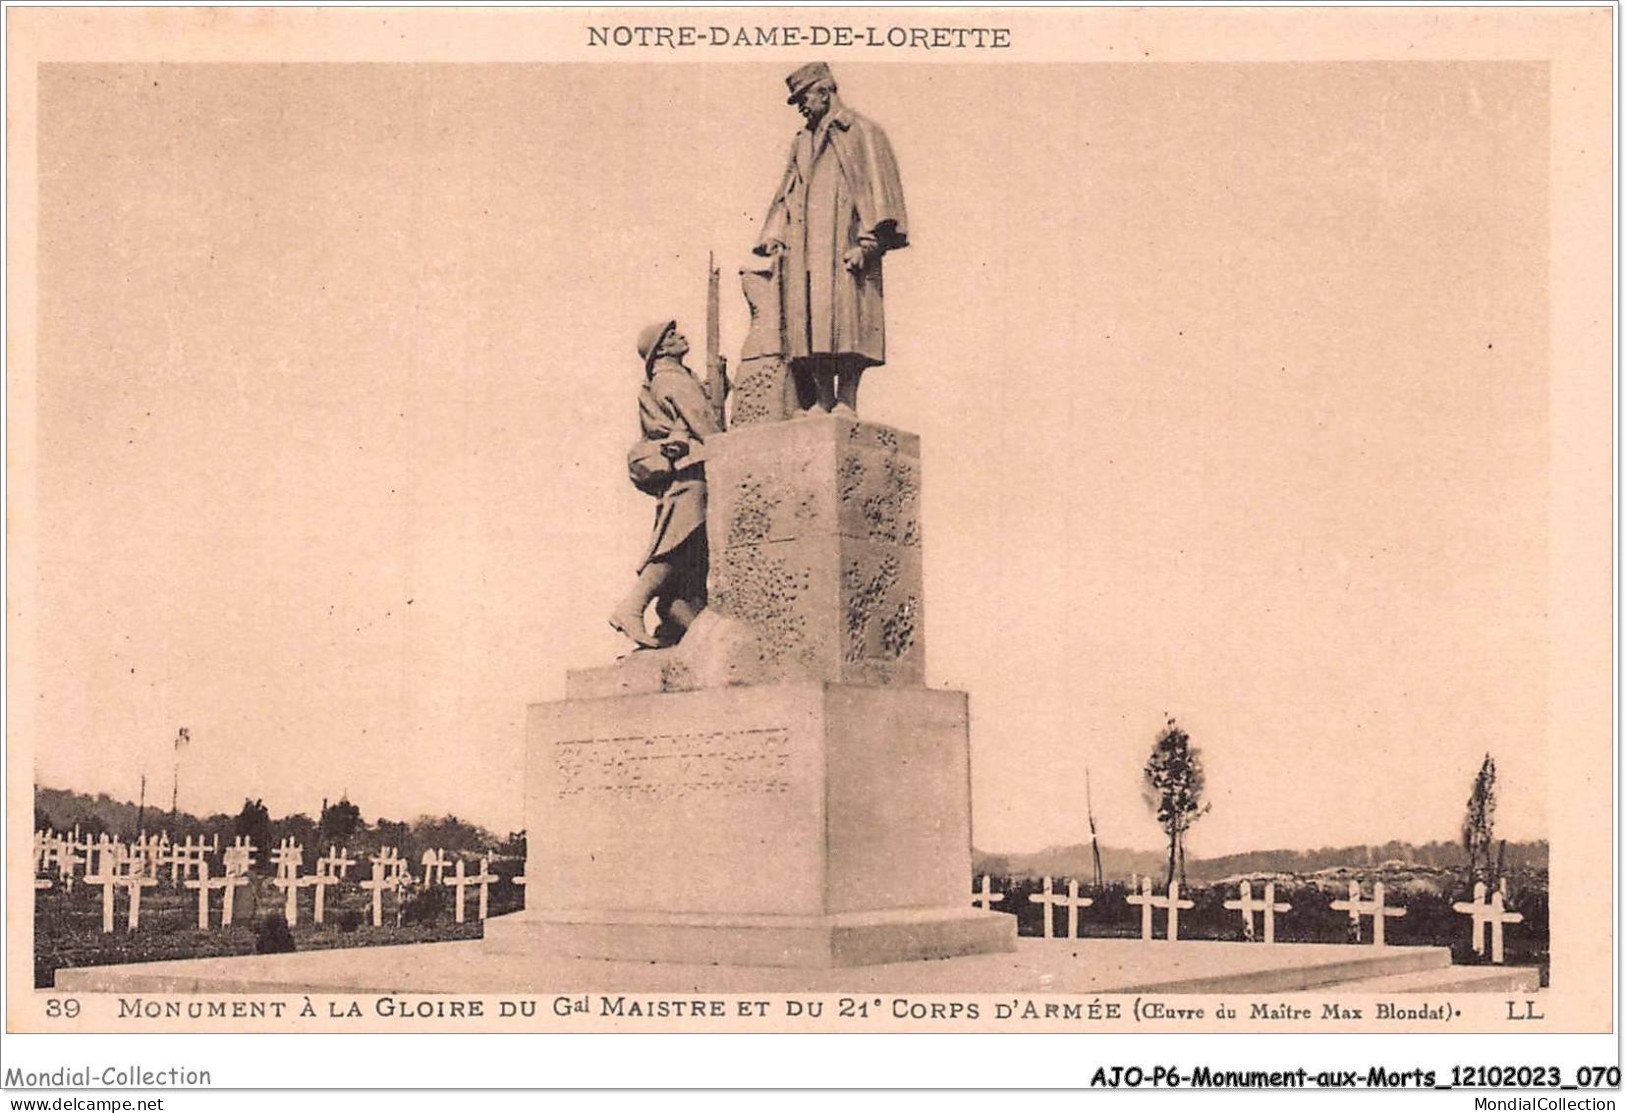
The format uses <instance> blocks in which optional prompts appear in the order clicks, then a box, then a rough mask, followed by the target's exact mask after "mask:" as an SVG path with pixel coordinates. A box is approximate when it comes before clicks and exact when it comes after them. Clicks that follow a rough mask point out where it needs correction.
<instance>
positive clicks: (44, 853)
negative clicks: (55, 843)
mask: <svg viewBox="0 0 1625 1113" xmlns="http://www.w3.org/2000/svg"><path fill="white" fill-rule="evenodd" d="M50 849H51V829H50V828H49V827H47V828H46V829H45V830H43V831H35V832H34V872H35V873H38V872H39V871H40V870H41V869H43V868H44V867H45V862H46V859H47V858H49V857H50Z"/></svg>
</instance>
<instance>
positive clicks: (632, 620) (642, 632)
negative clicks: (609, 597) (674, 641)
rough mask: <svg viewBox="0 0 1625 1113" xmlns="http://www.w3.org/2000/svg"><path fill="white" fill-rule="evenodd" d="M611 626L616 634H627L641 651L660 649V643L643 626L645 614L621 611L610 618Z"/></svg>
mask: <svg viewBox="0 0 1625 1113" xmlns="http://www.w3.org/2000/svg"><path fill="white" fill-rule="evenodd" d="M609 624H610V625H611V626H613V627H614V628H615V631H616V633H619V634H625V635H626V636H627V637H629V638H631V639H632V640H633V641H634V642H636V643H637V644H638V648H639V649H659V648H660V642H659V641H658V640H657V639H655V638H654V637H652V636H651V635H650V634H649V631H648V629H647V628H645V627H644V625H643V612H642V611H634V610H626V609H624V608H623V609H621V610H617V611H616V612H615V613H614V614H612V615H610V616H609Z"/></svg>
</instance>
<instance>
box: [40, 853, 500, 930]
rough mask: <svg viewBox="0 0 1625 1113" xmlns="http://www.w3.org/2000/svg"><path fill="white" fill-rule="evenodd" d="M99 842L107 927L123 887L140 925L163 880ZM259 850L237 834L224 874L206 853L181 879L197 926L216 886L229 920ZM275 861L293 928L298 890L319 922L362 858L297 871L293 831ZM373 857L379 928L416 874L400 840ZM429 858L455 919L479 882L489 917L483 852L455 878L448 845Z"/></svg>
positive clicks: (335, 856) (94, 877) (333, 859)
mask: <svg viewBox="0 0 1625 1113" xmlns="http://www.w3.org/2000/svg"><path fill="white" fill-rule="evenodd" d="M97 848H98V850H99V853H98V854H97V855H96V856H95V868H94V870H92V871H91V872H88V873H86V874H85V875H84V877H83V878H82V880H83V881H85V882H86V883H88V884H92V885H100V886H101V888H102V931H103V932H104V933H109V932H111V931H112V930H113V922H114V915H113V912H114V894H115V892H116V890H118V889H120V888H123V889H126V890H127V891H128V892H129V913H128V916H127V918H126V920H125V930H126V931H135V930H136V928H138V927H139V926H140V924H141V892H142V890H143V889H145V888H147V887H148V886H151V885H156V884H157V883H158V881H157V879H156V878H155V877H152V876H151V875H150V874H149V873H148V872H146V870H145V869H144V868H142V865H143V861H144V860H143V859H142V858H141V857H140V856H139V855H137V854H134V853H132V851H131V847H130V846H126V845H124V844H121V843H118V842H116V841H115V840H108V839H105V837H104V839H103V840H102V842H100V843H98V844H97ZM258 850H259V848H258V847H256V846H254V845H253V843H251V842H249V841H248V840H247V839H246V838H242V837H239V838H238V839H237V840H236V841H235V842H234V843H232V844H231V845H230V846H228V847H226V850H225V854H224V866H225V873H224V874H223V875H221V876H219V877H212V876H211V875H210V870H209V863H208V860H207V859H206V858H201V857H200V858H199V860H198V861H197V862H196V863H195V866H194V872H195V874H196V876H195V877H190V878H187V879H185V880H183V881H182V882H181V884H182V885H183V886H184V887H185V888H187V889H192V890H194V891H196V893H197V900H198V903H197V926H198V930H199V931H207V930H209V923H210V909H209V894H210V893H212V892H214V891H216V890H219V891H220V894H221V896H220V926H221V927H229V926H230V925H231V923H232V914H233V910H234V905H235V903H236V902H235V897H236V891H237V889H239V888H240V887H242V886H244V885H246V884H248V880H249V879H248V871H249V869H250V867H252V866H253V865H254V855H255V854H256V853H258ZM271 861H272V862H273V863H274V864H275V866H276V877H275V878H274V879H273V880H272V882H271V883H272V884H273V885H275V886H276V887H277V888H279V889H281V890H282V891H283V916H284V917H285V918H286V919H287V921H288V926H290V927H292V926H294V925H296V924H297V923H298V922H299V890H301V889H306V888H308V889H312V890H313V891H314V894H313V898H312V907H311V912H312V916H313V919H314V921H315V922H316V923H318V924H320V923H322V922H324V919H325V916H326V895H327V887H328V886H329V885H334V884H337V883H338V882H340V881H343V880H347V879H348V877H349V872H350V867H351V866H354V865H355V864H356V859H354V858H351V857H349V856H348V854H347V852H346V851H345V850H344V849H343V848H339V847H334V846H329V847H328V852H327V854H326V855H325V856H323V857H320V858H318V859H317V860H316V872H315V873H312V874H306V875H304V876H300V873H299V870H300V869H301V868H302V867H303V866H304V862H305V848H304V847H303V846H301V845H299V844H298V843H296V842H295V841H294V840H293V839H291V838H285V839H283V840H282V841H281V843H279V844H278V845H277V846H276V848H275V849H273V850H272V851H271ZM368 861H369V862H371V863H372V876H371V878H369V879H367V880H363V881H361V882H360V886H361V888H363V889H366V890H369V891H370V892H371V893H372V923H373V926H374V927H381V926H383V922H384V912H383V901H384V894H385V893H386V892H391V893H393V894H394V895H395V899H396V917H397V920H399V916H400V912H401V908H402V905H401V900H402V893H403V890H405V889H406V887H407V886H408V885H410V884H412V883H413V878H412V875H411V872H410V871H409V870H408V868H407V864H406V859H405V858H403V857H401V854H400V851H398V850H396V849H395V848H394V847H384V848H383V849H381V850H380V851H379V852H378V853H377V854H375V855H373V856H372V857H371V858H369V859H368ZM423 861H424V865H425V871H424V884H425V885H435V884H443V885H447V886H450V887H452V888H454V889H455V890H456V898H455V906H454V907H455V917H456V921H457V923H459V924H460V923H463V922H464V920H465V919H466V918H467V897H466V890H467V889H468V888H469V887H470V886H475V885H477V886H478V887H479V903H478V909H479V919H481V920H484V919H486V917H487V914H488V912H489V909H490V886H491V883H492V882H495V881H497V880H498V877H497V875H496V874H494V873H492V872H491V868H490V867H491V860H490V858H488V857H485V858H481V859H480V868H479V872H478V873H476V874H470V873H469V872H468V866H467V863H466V862H464V861H463V860H462V859H461V858H458V859H457V860H456V862H455V865H456V870H455V872H453V873H452V874H451V876H449V877H448V876H446V867H447V866H448V865H452V864H453V863H452V861H451V859H450V858H448V857H447V856H446V854H445V852H444V851H440V850H435V851H425V852H424V855H423ZM514 882H515V884H519V885H523V884H524V883H525V878H523V877H516V878H514ZM52 884H53V883H52V881H51V880H50V879H49V878H36V879H35V881H34V888H35V889H48V888H50V887H51V886H52ZM70 888H71V886H70Z"/></svg>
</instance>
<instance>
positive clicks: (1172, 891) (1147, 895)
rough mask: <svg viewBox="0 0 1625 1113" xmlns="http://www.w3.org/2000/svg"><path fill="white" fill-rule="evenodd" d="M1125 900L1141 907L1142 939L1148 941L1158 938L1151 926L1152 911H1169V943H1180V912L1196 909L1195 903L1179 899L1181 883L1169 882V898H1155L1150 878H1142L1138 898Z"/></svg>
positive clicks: (1126, 898)
mask: <svg viewBox="0 0 1625 1113" xmlns="http://www.w3.org/2000/svg"><path fill="white" fill-rule="evenodd" d="M1123 899H1124V900H1125V901H1127V902H1128V903H1129V904H1137V905H1139V906H1140V938H1141V939H1143V940H1146V941H1150V940H1152V939H1155V938H1156V935H1155V934H1154V932H1153V929H1152V924H1151V910H1152V909H1154V908H1163V909H1166V910H1167V912H1168V942H1170V943H1177V942H1179V910H1180V909H1181V908H1195V907H1196V902H1195V901H1191V900H1180V899H1179V882H1177V881H1173V882H1169V884H1168V895H1167V896H1165V897H1157V896H1153V895H1152V891H1151V879H1150V878H1149V877H1142V878H1141V879H1140V892H1139V895H1138V896H1132V897H1124V898H1123Z"/></svg>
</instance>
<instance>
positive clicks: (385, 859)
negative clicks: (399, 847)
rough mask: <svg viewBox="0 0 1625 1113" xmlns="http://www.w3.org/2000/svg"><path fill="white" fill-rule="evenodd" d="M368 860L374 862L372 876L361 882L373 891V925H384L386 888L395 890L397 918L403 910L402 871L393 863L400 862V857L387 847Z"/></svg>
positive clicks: (363, 886) (365, 887) (362, 885)
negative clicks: (393, 854) (390, 851)
mask: <svg viewBox="0 0 1625 1113" xmlns="http://www.w3.org/2000/svg"><path fill="white" fill-rule="evenodd" d="M367 861H369V862H371V863H372V877H371V878H369V879H368V880H366V881H363V882H362V883H361V887H362V888H363V889H367V890H369V891H370V892H371V893H372V926H373V927H383V926H384V890H385V889H391V890H394V891H395V911H396V916H397V918H399V914H400V910H401V909H400V905H401V900H400V887H401V877H400V873H399V872H397V870H396V869H395V866H394V864H393V863H396V862H400V858H399V857H397V856H392V855H391V854H390V853H389V848H388V847H385V848H383V849H382V850H380V851H379V852H378V853H377V854H374V855H373V856H372V857H371V858H368V859H367ZM402 864H404V863H402Z"/></svg>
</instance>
